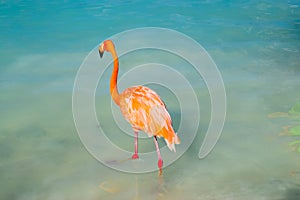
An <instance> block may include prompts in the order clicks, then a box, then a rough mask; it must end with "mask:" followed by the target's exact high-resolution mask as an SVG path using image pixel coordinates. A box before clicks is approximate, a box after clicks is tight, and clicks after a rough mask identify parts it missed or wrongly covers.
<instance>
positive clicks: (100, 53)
mask: <svg viewBox="0 0 300 200" xmlns="http://www.w3.org/2000/svg"><path fill="white" fill-rule="evenodd" d="M103 54H104V51H101V50H99V55H100V58H102V56H103Z"/></svg>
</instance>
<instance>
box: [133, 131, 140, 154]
mask: <svg viewBox="0 0 300 200" xmlns="http://www.w3.org/2000/svg"><path fill="white" fill-rule="evenodd" d="M131 158H132V159H138V158H139V155H138V131H136V130H135V131H134V154H133V155H132V157H131Z"/></svg>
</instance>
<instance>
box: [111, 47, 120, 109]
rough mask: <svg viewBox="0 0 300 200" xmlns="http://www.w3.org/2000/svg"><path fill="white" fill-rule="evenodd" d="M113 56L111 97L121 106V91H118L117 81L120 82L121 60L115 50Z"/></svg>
mask: <svg viewBox="0 0 300 200" xmlns="http://www.w3.org/2000/svg"><path fill="white" fill-rule="evenodd" d="M111 55H112V57H113V60H114V69H113V71H112V75H111V78H110V95H111V97H112V99H113V100H114V102H115V103H116V104H117V105H119V96H120V94H119V91H118V87H117V80H118V72H119V59H118V56H117V53H116V51H115V50H113V51H112V52H111Z"/></svg>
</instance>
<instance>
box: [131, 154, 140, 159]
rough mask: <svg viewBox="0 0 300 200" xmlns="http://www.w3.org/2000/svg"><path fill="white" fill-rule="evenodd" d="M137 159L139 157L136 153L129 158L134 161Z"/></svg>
mask: <svg viewBox="0 0 300 200" xmlns="http://www.w3.org/2000/svg"><path fill="white" fill-rule="evenodd" d="M138 158H139V155H138V154H137V153H134V154H133V155H132V157H131V159H133V160H135V159H138Z"/></svg>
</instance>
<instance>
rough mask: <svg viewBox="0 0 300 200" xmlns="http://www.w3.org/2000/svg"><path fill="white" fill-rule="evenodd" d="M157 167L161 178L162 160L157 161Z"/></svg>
mask: <svg viewBox="0 0 300 200" xmlns="http://www.w3.org/2000/svg"><path fill="white" fill-rule="evenodd" d="M157 166H158V168H159V172H158V175H159V176H161V175H162V167H163V160H162V159H159V160H158V162H157Z"/></svg>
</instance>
